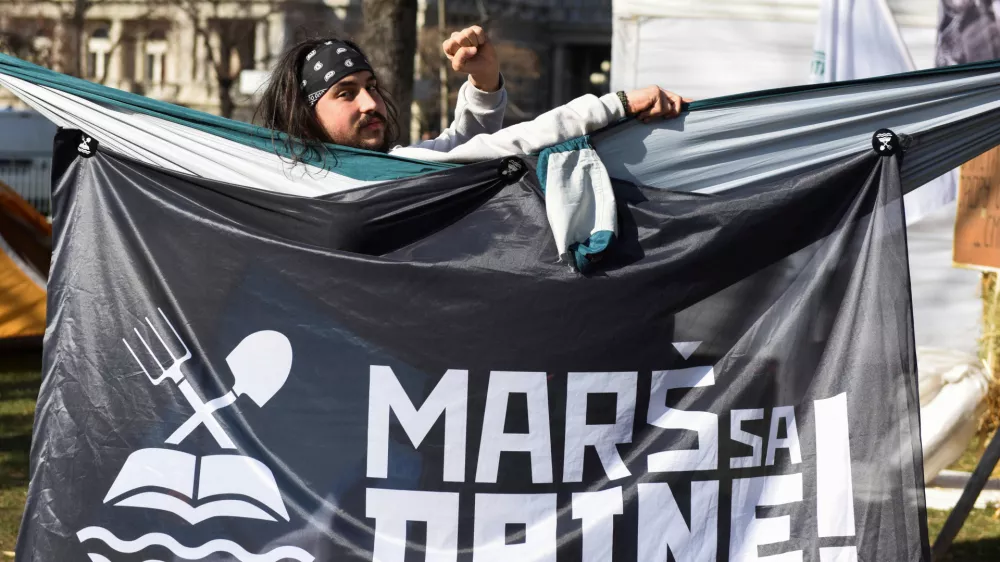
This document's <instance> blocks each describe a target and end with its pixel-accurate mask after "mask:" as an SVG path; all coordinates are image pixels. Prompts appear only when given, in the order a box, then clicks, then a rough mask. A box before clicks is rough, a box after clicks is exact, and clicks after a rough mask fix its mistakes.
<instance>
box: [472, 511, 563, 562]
mask: <svg viewBox="0 0 1000 562" xmlns="http://www.w3.org/2000/svg"><path fill="white" fill-rule="evenodd" d="M556 500H557V498H556V494H476V515H475V522H474V523H473V529H474V530H473V536H472V548H473V550H472V562H511V561H517V562H555V560H556V542H557V539H558V537H557V534H556ZM508 524H513V525H523V526H524V536H523V539H522V538H521V537H514V539H515V540H516V541H517V542H515V543H514V544H507V538H508V537H507V525H508Z"/></svg>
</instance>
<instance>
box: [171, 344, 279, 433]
mask: <svg viewBox="0 0 1000 562" xmlns="http://www.w3.org/2000/svg"><path fill="white" fill-rule="evenodd" d="M226 363H227V364H228V365H229V370H230V371H232V373H233V377H234V378H235V379H236V383H235V384H234V385H233V389H232V390H230V391H229V392H227V393H225V394H223V395H222V396H220V397H219V398H216V399H215V400H210V401H209V402H207V403H205V404H202V405H201V406H200V407H197V406H196V407H195V412H194V414H192V415H191V417H190V418H188V420H187V421H186V422H184V424H183V425H181V426H180V427H178V428H177V431H174V432H173V434H171V435H170V437H168V438H167V443H169V444H171V445H176V444H178V443H180V442H181V441H183V440H184V439H185V438H187V436H188V435H190V434H191V432H192V431H194V430H195V429H196V428H197V427H198V426H199V425H201V424H205V426H206V427H209V428H211V427H212V426H213V425H217V423H216V421H215V418H214V413H215V411H216V410H219V409H221V408H225V407H226V406H229V405H231V404H232V403H233V402H236V399H237V398H238V397H240V396H244V395H245V396H248V397H249V398H250V400H253V402H254V403H255V404H257V406H259V407H263V406H264V404H267V402H268V401H269V400H270V399H271V398H273V397H274V395H275V394H277V393H278V391H279V390H281V387H282V386H284V384H285V381H287V380H288V373H289V372H291V370H292V344H291V343H289V341H288V338H286V337H285V335H284V334H282V333H281V332H275V331H273V330H263V331H260V332H254V333H252V334H250V335H249V336H247V337H245V338H243V341H241V342H240V343H239V345H237V346H236V348H235V349H233V350H232V351H231V352H230V353H229V355H228V356H227V357H226ZM213 435H214V432H213ZM217 440H218V439H217ZM230 443H231V442H230ZM219 445H220V446H222V447H223V448H226V449H235V448H236V446H235V445H231V446H229V447H227V446H226V445H225V444H223V443H219Z"/></svg>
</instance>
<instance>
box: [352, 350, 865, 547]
mask: <svg viewBox="0 0 1000 562" xmlns="http://www.w3.org/2000/svg"><path fill="white" fill-rule="evenodd" d="M565 384H566V387H565V390H566V393H565V403H564V406H565V409H563V408H561V407H560V405H559V404H558V401H559V400H560V399H559V398H558V397H559V396H561V395H562V394H561V392H558V391H555V390H553V396H555V397H556V398H555V403H554V404H552V405H550V403H549V386H551V385H552V381H551V380H550V379H549V377H548V376H547V374H546V373H542V372H510V371H494V372H491V373H490V376H489V379H488V383H487V387H486V389H485V404H484V407H483V410H482V416H483V423H482V431H481V433H480V435H479V436H468V437H467V436H466V433H467V431H468V429H469V424H468V416H469V414H470V412H469V393H470V391H472V392H474V393H475V394H477V395H479V396H482V394H483V393H484V391H483V390H482V389H481V387H480V388H477V389H470V388H469V373H468V372H467V371H464V370H457V369H453V370H449V371H447V372H446V373H445V374H444V375H443V376H442V377H441V379H440V381H439V382H438V383H437V385H435V387H434V388H433V390H432V391H431V392H430V394H429V395H428V396H427V398H426V399H425V400H424V401H423V404H422V405H421V406H420V407H419V408H417V407H415V406H414V401H413V400H411V399H410V397H409V396H408V395H407V393H406V392H405V391H404V390H403V387H402V385H401V383H400V381H399V380H398V379H397V377H396V376H395V374H394V373H393V371H392V370H391V369H390V368H389V367H383V366H372V367H371V379H370V389H369V412H368V423H369V428H368V459H367V475H368V477H369V478H379V479H384V478H386V477H387V474H388V466H389V455H390V451H389V429H390V423H391V419H392V416H393V414H395V416H396V419H397V420H398V423H399V424H400V426H401V427H402V429H403V430H404V431H405V432H406V435H407V436H408V437H409V439H410V441H411V443H412V445H413V447H415V448H416V447H419V446H420V445H421V443H422V442H423V441H424V440H425V439H426V436H427V435H428V433H429V432H430V430H431V428H432V427H433V426H434V425H435V424H437V423H438V420H442V418H443V420H442V421H443V425H444V442H445V443H444V453H443V454H444V463H443V466H444V470H443V474H442V482H463V481H464V480H465V472H466V469H465V463H466V459H467V458H468V457H469V453H468V451H467V450H466V447H467V441H468V440H469V439H472V440H473V443H475V439H476V438H477V437H478V439H479V448H478V451H476V449H472V451H473V452H472V455H473V456H475V455H476V454H477V452H478V457H477V459H476V474H475V483H476V484H486V485H487V486H483V487H480V486H476V485H473V484H470V485H463V486H461V487H460V488H459V489H460V490H461V491H459V492H448V493H445V492H436V491H406V490H388V489H380V488H377V487H371V488H368V489H367V490H366V501H367V506H366V512H367V516H368V517H369V518H372V519H374V520H375V524H374V526H375V546H374V552H373V560H376V561H378V562H399V561H402V560H403V556H404V554H406V545H407V538H406V529H407V522H408V521H423V522H426V524H427V549H426V554H425V555H424V557H423V560H429V561H431V562H456V560H457V552H458V551H459V549H460V548H461V549H467V548H468V544H462V545H459V541H458V537H459V527H460V526H461V527H462V528H464V529H465V530H464V531H463V532H464V534H465V535H464V536H468V533H469V532H470V531H471V532H472V537H471V539H472V543H473V544H472V553H471V555H472V560H473V562H495V561H497V562H498V561H501V560H502V561H505V562H506V561H509V560H513V561H516V562H550V561H552V562H554V561H555V559H556V552H557V550H558V549H559V544H561V541H580V542H581V543H582V544H580V545H579V547H574V548H579V550H580V552H581V556H582V562H610V561H611V560H612V559H613V554H615V547H616V545H615V539H616V533H615V529H616V527H615V524H616V522H619V521H629V522H634V523H630V524H634V525H636V526H637V528H636V529H635V531H634V532H635V533H637V536H636V537H635V540H636V542H635V543H632V544H635V546H636V554H637V558H636V560H637V562H638V561H643V562H645V561H651V562H666V561H667V560H668V559H673V560H675V561H676V562H714V561H715V560H716V558H717V556H718V555H719V554H720V553H719V552H718V540H719V538H720V537H719V533H720V532H721V533H728V535H726V534H724V535H722V537H721V540H722V542H723V544H725V543H726V542H728V543H729V547H728V548H729V552H728V554H729V557H728V558H729V560H730V562H801V561H802V560H803V559H804V557H806V556H807V555H805V554H803V553H804V552H805V551H804V550H801V549H802V547H803V542H802V541H803V540H808V539H810V535H811V532H810V531H803V529H806V528H811V527H810V525H811V522H810V521H809V520H808V518H809V517H811V516H812V515H811V514H806V513H805V511H804V510H805V509H806V508H805V506H804V505H803V504H802V502H803V492H804V490H803V472H804V471H806V470H812V469H813V468H812V467H811V466H810V468H798V470H799V472H796V473H788V471H789V469H790V468H791V469H795V468H792V467H797V466H800V465H801V464H802V458H803V453H802V450H801V441H800V437H799V433H798V427H797V423H796V417H795V408H796V407H795V406H777V407H775V408H773V409H772V410H771V411H770V412H768V411H767V408H753V409H733V410H730V411H729V416H730V422H729V424H730V426H729V435H730V439H731V440H732V442H733V443H734V444H736V443H738V444H741V445H743V447H740V446H739V445H733V446H732V447H726V448H723V449H721V450H722V451H730V450H731V451H732V452H731V453H730V454H729V455H728V463H727V461H726V459H722V463H723V465H722V466H723V467H726V466H727V464H728V470H730V471H733V473H732V474H731V475H730V474H727V475H726V476H725V479H724V480H722V482H723V483H722V484H721V485H722V486H726V487H728V486H730V485H731V486H732V497H731V506H730V508H731V509H730V513H729V520H728V521H726V520H723V521H721V522H720V521H719V501H720V480H718V479H712V480H707V479H706V478H715V477H716V475H711V476H709V475H705V473H704V472H701V478H702V479H701V480H694V481H691V480H690V478H692V477H697V475H698V471H705V470H712V469H717V467H718V465H719V451H720V448H719V443H718V438H719V428H718V419H719V418H718V416H719V415H726V412H718V413H717V412H701V411H690V410H685V409H681V408H676V407H674V408H671V407H667V398H668V396H667V395H668V393H669V391H670V390H673V389H684V388H704V387H710V386H713V385H714V384H715V373H714V370H713V368H712V367H708V366H705V367H692V368H688V369H679V370H673V371H653V372H652V373H651V378H650V388H649V395H650V399H649V410H648V416H647V419H646V421H647V422H648V424H650V425H652V426H655V427H656V428H661V429H667V430H677V429H681V430H688V431H695V432H697V436H698V443H697V448H695V449H687V450H669V449H668V450H663V447H664V446H665V447H669V446H670V445H669V443H670V441H669V440H664V441H661V440H660V439H657V438H656V436H657V434H659V433H660V432H659V431H657V430H652V431H650V430H648V429H647V430H646V431H645V432H644V433H642V434H639V435H640V436H641V437H642V443H640V444H636V445H631V446H629V444H631V443H633V440H634V439H636V437H635V436H633V431H634V426H635V425H636V420H635V410H636V399H637V395H638V385H639V373H637V372H599V373H578V372H571V373H567V375H566V382H565ZM511 394H523V395H524V396H525V398H526V408H525V409H524V412H523V413H522V412H518V413H517V414H516V415H518V416H523V417H524V418H526V421H527V432H526V433H508V432H507V431H506V428H507V422H508V421H509V420H508V415H507V414H508V412H507V410H508V405H509V402H510V395H511ZM593 395H606V396H608V397H613V398H614V400H615V406H614V412H615V417H614V420H613V422H612V420H611V419H610V416H609V418H608V419H607V420H604V421H605V422H606V423H588V422H587V413H588V402H589V400H590V397H591V396H593ZM550 408H552V411H556V412H562V411H564V412H565V443H562V444H560V443H555V444H554V443H552V439H551V429H550V428H551V427H552V426H555V427H559V420H554V421H553V420H551V419H550V416H549V412H550ZM608 410H611V408H610V403H608ZM813 411H814V419H815V424H814V425H815V432H816V435H815V450H814V451H809V452H808V453H809V454H807V455H806V456H807V458H808V459H810V463H811V462H812V459H815V461H816V462H815V470H816V486H815V488H816V492H815V493H816V521H817V523H816V525H817V528H816V532H818V535H811V538H813V539H818V538H819V537H838V538H840V540H839V541H838V542H839V544H838V545H837V546H822V547H821V546H819V545H818V544H814V546H813V547H812V549H811V550H810V554H809V555H808V557H811V558H816V556H817V554H818V556H819V557H818V560H819V562H857V560H858V547H857V546H856V545H851V544H849V543H845V542H844V541H843V538H844V537H853V536H855V528H854V521H855V518H854V496H853V484H852V475H851V446H850V445H851V444H850V428H849V426H848V418H847V414H848V403H847V395H846V394H845V393H842V394H838V395H836V396H833V397H831V398H826V399H822V400H816V401H814V403H813ZM473 415H475V414H473ZM764 420H767V422H765V421H764ZM751 422H757V423H751ZM639 423H641V416H640V421H639ZM473 427H475V426H473ZM765 428H767V433H766V443H765V433H764V431H765ZM755 431H756V433H755ZM661 442H662V443H666V445H660V446H659V447H656V445H659V444H660V443H661ZM808 442H811V441H807V443H808ZM553 446H555V447H557V448H558V449H561V451H560V450H557V451H555V454H556V455H558V454H559V453H560V452H561V453H562V454H563V462H562V468H563V470H562V477H561V481H560V482H567V483H578V482H583V481H584V480H585V477H586V481H587V485H586V487H585V488H581V487H576V488H575V490H574V489H573V488H571V490H573V493H571V494H569V493H568V492H569V490H567V491H563V490H561V489H560V488H553V487H552V486H551V484H553V483H555V479H554V477H553ZM626 446H627V447H626ZM588 447H593V448H594V450H595V452H596V453H597V457H598V459H599V460H600V462H601V465H602V467H603V469H604V472H605V474H604V475H598V474H594V475H590V474H588V475H584V458H585V456H586V450H587V448H588ZM620 447H626V448H624V449H621V450H620V449H619V448H620ZM747 448H748V449H749V451H747ZM779 449H785V450H787V451H788V456H787V459H786V458H785V456H784V455H778V454H777V451H778V450H779ZM505 452H521V453H528V455H524V456H523V457H522V458H525V459H530V463H531V465H530V466H531V481H530V482H523V481H519V482H510V483H508V482H505V483H504V486H503V487H502V488H501V489H500V490H498V487H497V486H495V484H496V483H497V480H498V472H499V470H500V466H499V465H500V457H501V455H502V454H503V453H505ZM747 452H749V455H747ZM424 454H425V455H428V454H429V455H431V456H433V455H434V452H430V451H428V452H425V453H424ZM639 455H645V456H646V459H645V465H643V460H642V458H641V456H639ZM518 462H521V458H519V459H518ZM644 466H645V468H646V469H647V471H648V473H649V474H642V473H641V469H642V468H643V467H644ZM779 466H780V472H785V474H777V475H766V474H765V475H761V470H776V469H778V467H779ZM769 467H775V468H769ZM525 468H527V467H525ZM745 469H748V470H749V471H751V472H749V473H748V474H740V471H742V470H745ZM637 470H639V471H640V473H638V474H633V473H634V472H636V471H637ZM776 471H778V470H776ZM681 472H688V473H689V474H686V475H685V474H680V473H681ZM652 473H659V474H658V475H655V476H654V475H653V474H652ZM664 473H670V474H669V476H667V475H665V474H664ZM751 475H752V476H753V477H749V476H751ZM428 476H433V475H427V474H423V475H422V478H423V481H424V482H425V481H426V478H427V477H428ZM600 476H606V478H600ZM741 476H744V477H741ZM629 477H634V479H633V478H630V480H629V482H630V483H629V484H628V485H627V486H623V485H619V486H615V487H610V488H608V489H601V488H602V487H603V486H608V485H610V483H611V482H614V481H620V480H622V479H625V478H629ZM665 477H666V478H669V479H670V480H669V482H665V481H663V480H664V478H665ZM730 478H732V480H730ZM651 480H653V481H651ZM656 480H659V481H656ZM537 484H542V485H547V486H545V487H544V488H535V490H537V492H538V493H525V492H530V491H532V487H533V486H534V485H537ZM688 486H690V488H688ZM452 489H454V488H452ZM505 489H509V491H516V492H519V493H516V494H513V493H495V492H497V491H504V490H505ZM689 489H690V494H687V491H688V490H689ZM465 490H469V492H472V493H474V494H475V495H474V498H469V500H471V499H474V500H475V504H474V505H475V510H474V514H473V517H469V515H468V514H465V515H464V516H463V515H462V514H460V513H459V505H460V503H459V498H460V494H466V493H467V492H466V491H465ZM576 490H582V491H576ZM483 492H490V493H483ZM675 494H676V495H675ZM567 496H568V497H567ZM626 497H628V498H630V501H629V502H627V503H626V502H625V498H626ZM678 498H679V499H680V501H678ZM567 500H569V501H570V506H566V505H565V502H567ZM463 501H468V500H463ZM726 501H727V503H728V502H729V500H726ZM793 504H799V505H798V506H794V505H793ZM464 505H469V504H467V503H466V504H464ZM781 505H791V506H792V507H790V508H787V509H786V510H785V511H784V512H783V513H785V515H776V516H760V517H759V516H758V508H759V507H773V506H781ZM561 506H562V508H563V511H562V512H560V511H559V510H560V507H561ZM567 507H571V513H566V511H567V509H566V508H567ZM626 509H627V510H629V511H628V513H627V512H626ZM567 516H571V518H572V519H573V520H575V521H576V523H573V522H570V521H568V519H569V518H568V517H567ZM724 517H725V516H724ZM561 518H562V519H564V521H562V522H560V523H559V525H566V526H567V527H566V528H565V529H563V528H561V527H557V521H558V520H560V519H561ZM470 519H471V521H470ZM793 523H797V524H796V525H793ZM619 524H620V523H619ZM577 528H578V529H579V532H578V533H574V532H573V530H574V529H577ZM792 529H795V530H796V536H795V537H794V538H795V539H798V542H796V543H792V544H788V545H787V546H785V545H784V544H782V543H787V542H788V541H790V540H792V538H793V537H792V536H791V535H792ZM620 532H621V530H619V533H618V534H619V535H620ZM803 532H805V536H803V535H802V533H803ZM560 533H562V534H560ZM411 544H412V538H411ZM626 544H628V543H626ZM768 545H772V546H771V547H770V548H771V551H772V552H774V551H777V552H779V554H772V555H768V556H761V555H760V550H761V549H762V548H761V547H767V546H768ZM626 548H627V546H626ZM792 548H799V550H789V549H792ZM782 550H786V552H782ZM721 555H722V556H723V557H724V558H725V555H726V553H725V552H722V553H721Z"/></svg>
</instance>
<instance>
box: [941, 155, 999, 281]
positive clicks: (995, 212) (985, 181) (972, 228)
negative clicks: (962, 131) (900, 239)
mask: <svg viewBox="0 0 1000 562" xmlns="http://www.w3.org/2000/svg"><path fill="white" fill-rule="evenodd" d="M952 259H953V261H954V263H955V265H957V266H961V267H971V268H974V269H985V270H991V271H992V270H1000V147H998V148H994V149H992V150H989V151H987V152H984V153H983V154H980V155H979V156H977V157H975V158H973V159H972V160H969V161H968V162H966V163H965V164H962V167H961V169H960V173H959V180H958V210H957V212H956V215H955V243H954V253H953V258H952Z"/></svg>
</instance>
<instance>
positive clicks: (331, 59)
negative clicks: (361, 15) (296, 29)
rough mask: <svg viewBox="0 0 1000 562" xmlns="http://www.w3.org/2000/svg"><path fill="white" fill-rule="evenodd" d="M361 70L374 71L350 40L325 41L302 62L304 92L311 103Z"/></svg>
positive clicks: (313, 103) (312, 104)
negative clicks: (342, 80) (348, 76)
mask: <svg viewBox="0 0 1000 562" xmlns="http://www.w3.org/2000/svg"><path fill="white" fill-rule="evenodd" d="M362 70H367V71H369V72H371V73H372V74H374V73H375V71H374V70H372V67H371V65H370V64H368V59H366V58H365V57H364V55H362V54H361V53H359V52H358V51H357V50H355V49H354V48H353V47H351V46H350V45H348V44H347V43H343V42H341V41H326V42H324V43H322V44H320V45H317V46H316V48H315V49H313V50H312V51H310V52H309V54H308V55H306V58H305V60H304V61H303V62H302V68H301V69H299V77H300V79H301V83H300V84H301V88H302V93H304V94H305V95H306V99H307V100H309V106H310V107H312V106H314V105H316V102H317V101H319V98H321V97H323V94H325V93H326V91H327V90H329V89H330V87H331V86H333V85H334V84H336V83H337V82H339V81H340V80H341V79H342V78H343V77H345V76H347V75H348V74H354V73H355V72H361V71H362Z"/></svg>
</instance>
